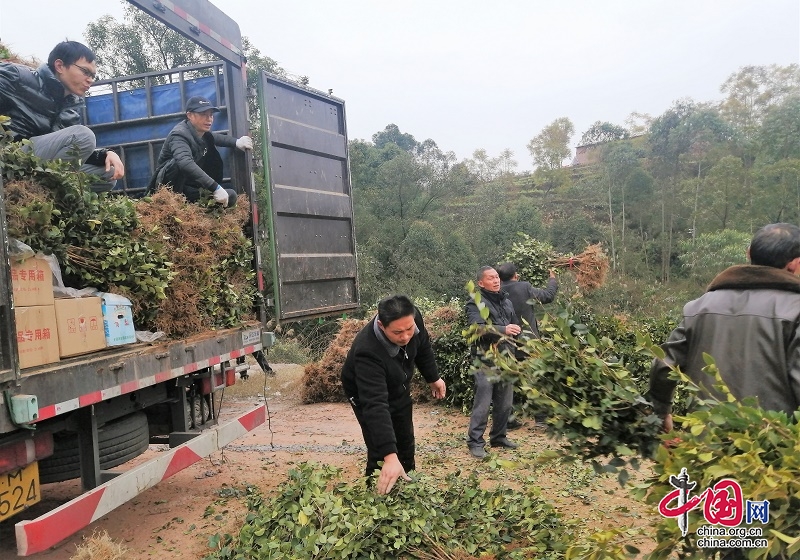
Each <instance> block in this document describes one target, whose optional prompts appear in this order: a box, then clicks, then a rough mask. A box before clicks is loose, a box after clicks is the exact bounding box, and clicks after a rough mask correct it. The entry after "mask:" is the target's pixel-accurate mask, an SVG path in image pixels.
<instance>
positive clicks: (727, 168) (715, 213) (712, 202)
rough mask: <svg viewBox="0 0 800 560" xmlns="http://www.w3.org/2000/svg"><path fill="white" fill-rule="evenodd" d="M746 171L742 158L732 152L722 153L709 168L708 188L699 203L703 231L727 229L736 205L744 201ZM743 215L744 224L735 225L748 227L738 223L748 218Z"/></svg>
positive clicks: (742, 203)
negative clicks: (722, 155) (701, 211)
mask: <svg viewBox="0 0 800 560" xmlns="http://www.w3.org/2000/svg"><path fill="white" fill-rule="evenodd" d="M746 173H747V171H746V170H745V168H744V163H743V162H742V159H741V158H739V157H736V156H732V155H728V156H725V157H723V158H722V159H720V160H719V161H718V162H717V163H716V164H715V165H714V166H713V167H712V168H711V169H710V170H709V172H708V176H707V177H706V185H707V191H706V193H705V196H704V198H703V201H702V204H701V208H702V210H703V220H702V221H703V223H704V225H705V230H706V231H715V230H717V229H727V228H728V227H729V226H730V225H731V223H733V218H734V212H735V211H736V209H737V208H742V207H743V206H744V205H745V204H746V200H745V199H744V196H743V194H744V184H745V181H746ZM742 218H743V219H742V220H741V221H743V222H744V224H740V227H739V228H736V229H748V228H746V227H745V228H742V227H741V225H746V224H748V220H747V219H744V218H745V217H744V216H742ZM694 233H695V235H697V232H694Z"/></svg>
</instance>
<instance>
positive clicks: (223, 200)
mask: <svg viewBox="0 0 800 560" xmlns="http://www.w3.org/2000/svg"><path fill="white" fill-rule="evenodd" d="M214 201H215V202H218V203H219V204H222V206H224V207H227V206H228V191H226V190H225V189H223V188H222V186H221V185H217V188H216V190H214Z"/></svg>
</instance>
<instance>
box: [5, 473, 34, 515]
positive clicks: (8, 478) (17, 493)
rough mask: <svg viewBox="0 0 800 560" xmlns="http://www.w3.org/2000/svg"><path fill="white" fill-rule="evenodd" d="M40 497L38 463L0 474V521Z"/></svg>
mask: <svg viewBox="0 0 800 560" xmlns="http://www.w3.org/2000/svg"><path fill="white" fill-rule="evenodd" d="M41 499H42V495H41V492H40V491H39V463H31V464H30V465H28V466H26V467H23V468H21V469H17V470H15V471H11V472H7V473H3V474H0V521H2V520H3V519H7V518H9V517H11V516H12V515H15V514H17V513H19V512H21V511H22V510H24V509H25V508H27V507H29V506H32V505H33V504H35V503H36V502H38V501H39V500H41Z"/></svg>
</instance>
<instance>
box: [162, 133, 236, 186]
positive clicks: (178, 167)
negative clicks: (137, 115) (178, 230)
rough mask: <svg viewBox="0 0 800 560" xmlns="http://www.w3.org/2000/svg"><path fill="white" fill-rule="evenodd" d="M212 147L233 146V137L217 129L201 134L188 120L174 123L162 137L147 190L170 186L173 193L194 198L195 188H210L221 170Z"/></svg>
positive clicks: (219, 161) (217, 156) (217, 179)
mask: <svg viewBox="0 0 800 560" xmlns="http://www.w3.org/2000/svg"><path fill="white" fill-rule="evenodd" d="M216 146H223V147H226V148H235V147H236V138H234V137H232V136H228V135H227V134H223V133H221V132H206V133H205V134H203V135H202V136H201V135H200V134H198V133H197V131H196V130H195V128H194V127H193V126H192V125H191V123H190V122H189V121H188V120H185V121H183V122H180V123H178V124H176V125H175V128H173V129H172V130H171V131H170V133H169V135H168V136H167V139H166V140H164V145H163V146H162V148H161V153H160V154H159V155H158V161H157V162H156V170H155V172H154V173H153V177H152V178H151V179H150V185H149V186H148V192H154V191H155V190H156V188H157V187H158V186H159V185H170V186H171V187H172V190H173V191H175V192H176V193H182V194H184V195H186V198H189V199H190V200H192V199H194V200H196V199H197V197H198V196H199V194H200V193H199V189H205V190H207V191H214V189H216V188H217V185H218V184H220V183H221V182H222V173H223V169H222V156H220V155H219V152H218V151H217V148H216Z"/></svg>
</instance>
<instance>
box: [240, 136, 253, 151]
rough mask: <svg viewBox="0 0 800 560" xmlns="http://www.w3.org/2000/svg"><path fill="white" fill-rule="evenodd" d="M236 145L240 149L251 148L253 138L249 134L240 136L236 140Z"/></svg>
mask: <svg viewBox="0 0 800 560" xmlns="http://www.w3.org/2000/svg"><path fill="white" fill-rule="evenodd" d="M236 147H237V148H239V149H240V150H252V149H253V139H252V138H250V137H249V136H242V137H241V138H239V139H238V140H237V141H236Z"/></svg>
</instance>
